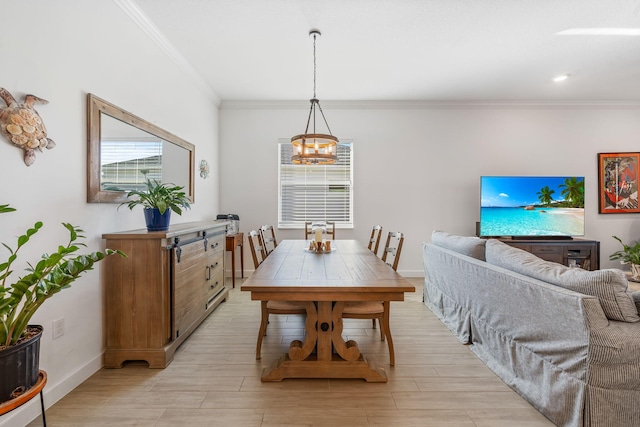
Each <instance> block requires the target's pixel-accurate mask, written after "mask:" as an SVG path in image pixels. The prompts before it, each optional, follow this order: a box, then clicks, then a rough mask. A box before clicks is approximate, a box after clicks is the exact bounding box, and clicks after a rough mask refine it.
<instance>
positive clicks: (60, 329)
mask: <svg viewBox="0 0 640 427" xmlns="http://www.w3.org/2000/svg"><path fill="white" fill-rule="evenodd" d="M52 329H53V339H54V340H55V339H56V338H60V337H61V336H63V335H64V317H61V318H60V319H57V320H54V321H53V324H52Z"/></svg>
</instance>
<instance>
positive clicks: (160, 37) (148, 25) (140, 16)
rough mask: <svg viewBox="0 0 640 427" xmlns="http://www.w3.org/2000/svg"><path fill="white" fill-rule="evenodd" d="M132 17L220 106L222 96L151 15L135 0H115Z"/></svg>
mask: <svg viewBox="0 0 640 427" xmlns="http://www.w3.org/2000/svg"><path fill="white" fill-rule="evenodd" d="M113 2H114V3H115V4H116V5H118V6H119V7H120V8H121V9H122V10H123V11H124V12H125V13H126V14H127V15H128V16H129V17H130V18H131V20H132V21H133V22H134V23H135V24H136V25H138V27H140V29H141V30H142V31H143V32H144V33H145V34H147V35H148V36H149V38H151V40H153V41H154V42H155V43H156V44H157V45H158V46H159V47H160V49H161V50H162V51H163V52H164V53H165V54H166V55H167V56H168V57H169V58H170V59H171V60H172V61H173V62H174V63H175V64H176V65H177V66H178V68H180V69H181V70H182V72H183V73H184V74H186V75H187V77H189V79H191V81H193V83H195V85H196V86H197V87H198V88H199V89H200V90H201V91H202V92H204V93H205V94H206V96H207V97H208V98H209V99H211V101H212V102H213V103H214V104H215V105H217V106H220V103H221V102H222V101H221V99H220V97H219V96H218V95H217V94H216V93H215V91H214V90H213V89H212V88H211V86H209V84H208V83H207V82H206V81H205V80H204V79H203V78H202V76H201V75H200V74H199V73H198V72H197V71H196V70H195V68H193V66H192V65H191V64H190V63H189V61H187V59H186V58H185V57H184V56H182V54H181V53H180V52H179V51H178V49H176V48H175V46H173V44H172V43H171V42H170V41H169V40H168V39H167V38H166V37H165V36H164V34H162V32H161V31H160V30H159V29H158V27H156V26H155V24H154V23H153V22H152V21H151V20H150V19H149V17H148V16H147V15H146V14H145V13H144V12H143V11H142V9H140V7H139V6H138V5H137V4H136V3H135V1H134V0H113Z"/></svg>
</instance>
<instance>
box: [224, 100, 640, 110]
mask: <svg viewBox="0 0 640 427" xmlns="http://www.w3.org/2000/svg"><path fill="white" fill-rule="evenodd" d="M321 103H322V106H323V107H324V108H330V109H334V110H339V109H353V110H356V109H357V110H366V109H373V110H375V109H393V110H429V109H433V110H447V109H454V110H455V109H458V110H466V109H541V110H544V109H586V110H595V109H608V110H639V109H640V101H408V100H406V101H403V100H397V101H321ZM302 108H304V109H308V108H309V101H259V100H253V101H249V100H247V101H225V100H223V101H222V103H221V104H220V109H223V110H224V109H227V110H233V109H258V110H260V109H302Z"/></svg>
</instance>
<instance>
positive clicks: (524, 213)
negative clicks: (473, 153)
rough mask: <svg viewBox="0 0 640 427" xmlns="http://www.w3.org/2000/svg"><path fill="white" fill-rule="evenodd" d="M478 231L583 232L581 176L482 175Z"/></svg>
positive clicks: (495, 233) (513, 233)
mask: <svg viewBox="0 0 640 427" xmlns="http://www.w3.org/2000/svg"><path fill="white" fill-rule="evenodd" d="M480 235H481V236H567V237H571V236H583V235H584V177H569V176H567V177H506V176H483V177H481V179H480Z"/></svg>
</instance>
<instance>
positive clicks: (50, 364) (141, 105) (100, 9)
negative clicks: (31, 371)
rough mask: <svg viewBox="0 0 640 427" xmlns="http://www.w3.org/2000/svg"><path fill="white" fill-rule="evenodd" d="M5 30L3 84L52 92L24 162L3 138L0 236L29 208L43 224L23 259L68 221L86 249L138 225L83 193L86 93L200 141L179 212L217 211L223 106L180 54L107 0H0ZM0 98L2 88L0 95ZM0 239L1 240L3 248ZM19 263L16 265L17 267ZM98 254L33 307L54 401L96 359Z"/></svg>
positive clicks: (16, 414) (61, 238)
mask: <svg viewBox="0 0 640 427" xmlns="http://www.w3.org/2000/svg"><path fill="white" fill-rule="evenodd" d="M2 16H3V17H4V19H3V23H2V33H3V36H2V37H1V38H0V57H1V58H2V73H1V77H2V78H1V79H0V86H2V87H4V88H6V89H7V90H9V91H10V92H11V93H12V94H13V95H14V96H15V97H16V98H17V99H18V100H19V101H22V97H23V96H24V94H26V93H32V94H34V95H37V96H39V97H41V98H44V99H47V100H48V101H49V104H48V105H39V106H36V109H37V110H38V112H39V113H40V115H41V117H42V118H43V120H44V123H45V124H46V126H47V129H48V132H49V137H51V138H52V139H53V140H55V142H56V143H57V146H56V147H55V148H53V149H52V150H45V152H42V153H37V155H36V161H35V163H34V164H33V165H32V166H30V167H27V166H26V165H25V164H24V162H23V160H22V159H23V152H22V150H20V149H19V148H18V147H15V146H13V145H11V144H9V143H8V142H7V141H6V140H5V139H4V138H1V140H0V204H6V203H9V204H11V205H12V206H13V207H15V208H17V209H18V211H17V212H15V213H11V214H3V215H2V218H0V241H1V242H4V243H8V244H10V245H11V246H15V237H16V236H18V235H20V234H22V233H23V232H24V230H25V229H26V228H27V227H29V226H31V225H32V224H33V223H34V222H35V221H36V220H42V221H43V222H44V224H45V226H44V229H43V230H42V231H41V232H40V233H38V235H36V236H35V237H34V238H33V241H32V244H30V245H29V246H27V247H25V249H24V250H23V251H22V252H23V253H22V255H21V257H20V259H22V260H27V259H28V260H31V261H32V262H33V261H36V262H37V260H38V258H39V257H40V254H42V252H44V251H46V252H53V251H54V250H55V249H56V246H57V245H58V244H59V243H63V242H66V239H67V234H66V232H65V230H64V229H63V227H62V226H61V225H60V223H62V222H70V223H72V224H75V225H78V226H80V227H82V228H83V229H84V230H85V232H86V233H85V235H86V237H87V239H86V243H87V246H88V248H87V250H91V251H93V250H98V249H101V248H103V247H104V242H103V240H102V239H101V235H102V233H107V232H114V231H121V230H130V229H136V228H142V227H144V219H143V214H142V210H137V209H136V210H134V211H129V209H127V208H126V207H123V208H121V209H120V210H117V207H118V205H117V204H88V203H86V157H87V148H86V145H87V143H86V139H87V134H86V128H87V125H86V96H87V93H94V94H95V95H97V96H99V97H100V98H103V99H105V100H107V101H109V102H112V103H114V104H116V105H118V106H120V107H122V108H124V109H126V110H128V111H130V112H132V113H134V114H136V115H138V116H140V117H142V118H144V119H146V120H148V121H150V122H153V123H155V124H157V125H158V126H160V127H162V128H164V129H166V130H167V131H169V132H171V133H173V134H175V135H178V136H179V137H181V138H183V139H185V140H187V141H189V142H191V143H193V144H195V146H196V168H197V165H198V164H199V163H200V160H201V159H206V160H208V161H209V163H210V164H211V170H212V173H211V175H210V177H209V179H207V180H203V179H201V178H200V177H199V174H198V172H197V171H196V178H195V190H196V193H195V199H196V203H195V204H194V205H193V208H192V209H191V210H190V211H187V212H186V213H183V215H182V216H177V215H174V216H173V218H172V221H173V222H175V223H178V222H186V221H198V220H204V219H212V218H214V215H215V214H216V213H217V212H218V210H219V209H218V199H219V194H218V187H219V182H218V173H217V172H218V108H217V107H216V106H215V105H214V103H213V102H212V101H211V100H210V99H208V98H207V97H206V96H204V95H202V91H201V90H200V89H199V88H198V86H197V85H196V84H194V82H193V81H192V80H190V79H189V78H188V77H187V76H186V75H185V73H183V72H182V71H180V69H179V68H178V66H176V64H175V63H174V62H172V61H171V60H170V59H169V57H168V56H167V55H166V54H165V53H164V52H162V51H161V50H160V48H159V47H158V46H157V45H156V44H155V43H154V42H153V41H152V40H151V39H150V38H149V37H148V36H147V35H146V34H145V33H143V31H142V30H140V28H139V27H138V26H137V25H136V24H134V23H133V21H132V20H131V19H130V18H129V17H128V16H127V15H126V14H125V13H124V12H123V10H122V9H121V8H120V7H118V6H117V5H116V4H115V3H114V2H112V1H98V0H91V1H86V0H67V1H65V3H64V6H61V5H60V4H58V2H52V1H48V0H30V1H16V2H4V4H3V6H2ZM1 102H2V101H1V100H0V103H1ZM5 256H6V251H4V248H1V247H0V260H2V259H4V258H5ZM18 273H19V271H18V272H16V273H14V274H15V275H16V276H17V274H18ZM100 275H101V269H100V266H98V267H97V268H96V269H95V270H94V271H91V272H89V273H88V274H86V276H84V277H83V278H82V279H80V280H78V281H77V282H76V283H75V284H74V285H73V286H72V287H71V289H68V290H65V291H63V292H61V293H60V294H58V295H56V296H54V297H53V298H52V299H51V300H50V301H47V302H46V303H45V304H44V305H43V307H42V309H41V310H40V311H39V312H38V313H37V314H36V316H35V317H34V318H33V323H36V324H42V325H44V327H45V332H44V334H43V338H42V340H41V369H44V370H46V371H47V373H48V383H47V385H46V387H45V389H44V393H45V403H46V404H47V406H49V405H52V404H53V403H55V401H56V400H58V399H59V398H60V397H62V396H63V395H64V394H66V393H68V392H69V391H70V390H71V389H73V388H74V387H75V386H76V385H77V384H79V383H80V382H82V381H83V380H84V379H86V378H87V377H88V376H90V375H91V374H92V373H93V372H95V371H96V370H98V369H99V368H100V367H101V366H102V353H103V350H104V334H103V323H104V319H103V316H104V309H103V306H104V304H103V295H104V293H105V292H107V291H108V290H105V289H103V287H102V285H101V282H100ZM59 318H64V319H65V334H64V336H62V337H61V338H58V339H56V340H52V333H51V330H52V328H51V323H52V321H53V320H55V319H59ZM37 400H38V399H34V400H33V401H32V402H31V403H30V404H28V405H25V406H24V407H22V408H20V409H19V410H16V411H13V412H11V413H9V414H7V415H4V416H2V417H0V426H5V425H7V426H8V425H24V424H26V422H27V421H28V420H30V419H31V418H33V417H35V416H36V415H37V414H39V413H40V410H39V403H38V402H37Z"/></svg>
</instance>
